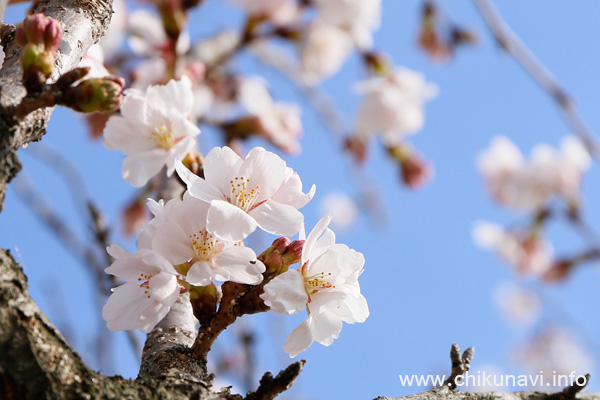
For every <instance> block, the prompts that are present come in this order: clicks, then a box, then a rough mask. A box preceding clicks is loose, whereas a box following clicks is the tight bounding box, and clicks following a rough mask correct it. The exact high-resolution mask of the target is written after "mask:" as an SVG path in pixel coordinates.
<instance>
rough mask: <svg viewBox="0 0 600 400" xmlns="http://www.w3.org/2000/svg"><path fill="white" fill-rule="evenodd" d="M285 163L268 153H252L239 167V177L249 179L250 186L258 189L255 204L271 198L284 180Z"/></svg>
mask: <svg viewBox="0 0 600 400" xmlns="http://www.w3.org/2000/svg"><path fill="white" fill-rule="evenodd" d="M285 171H286V165H285V161H283V160H282V159H281V158H279V156H278V155H276V154H274V153H271V152H270V151H259V152H252V153H251V154H250V155H249V156H248V157H247V158H246V160H245V161H244V163H243V164H242V166H241V167H240V171H239V176H243V177H244V178H247V179H250V183H249V184H250V186H251V187H255V186H258V187H259V189H258V190H259V191H260V195H259V196H258V197H257V200H256V201H257V202H260V201H263V200H266V199H269V198H271V197H272V196H273V195H274V194H275V193H276V192H277V190H278V189H279V188H280V187H281V184H282V183H283V180H284V179H285Z"/></svg>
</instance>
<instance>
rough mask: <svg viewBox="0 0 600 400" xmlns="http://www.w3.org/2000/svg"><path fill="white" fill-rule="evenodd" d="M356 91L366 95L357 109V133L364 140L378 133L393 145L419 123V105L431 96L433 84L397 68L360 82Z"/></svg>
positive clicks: (422, 113) (421, 123) (416, 73)
mask: <svg viewBox="0 0 600 400" xmlns="http://www.w3.org/2000/svg"><path fill="white" fill-rule="evenodd" d="M357 91H358V92H360V93H363V94H365V95H366V97H365V99H364V100H363V102H362V104H361V105H360V106H359V108H358V111H357V118H356V129H357V134H358V136H359V137H360V138H362V139H363V140H364V141H367V140H368V139H370V137H371V136H372V135H373V134H374V133H379V134H381V137H382V140H383V142H384V143H385V144H386V145H387V146H396V145H399V144H400V143H401V142H402V141H403V140H404V138H405V137H406V136H408V135H411V134H414V133H416V132H417V131H419V130H420V129H421V128H422V127H423V124H424V122H425V115H424V111H423V108H424V107H423V106H424V104H425V102H426V101H427V100H429V99H431V98H433V97H435V95H436V94H437V87H436V86H435V85H433V84H430V83H427V82H426V81H425V78H424V77H423V75H422V74H421V73H419V72H415V71H411V70H409V69H406V68H398V69H397V70H396V71H395V72H393V73H392V74H390V75H388V76H385V77H381V76H378V77H374V78H370V79H367V80H366V81H363V82H360V83H359V84H358V86H357Z"/></svg>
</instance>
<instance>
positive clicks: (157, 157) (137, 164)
mask: <svg viewBox="0 0 600 400" xmlns="http://www.w3.org/2000/svg"><path fill="white" fill-rule="evenodd" d="M166 159H167V152H166V151H165V150H164V149H155V150H151V151H146V152H143V153H138V154H132V155H130V156H127V157H126V158H125V160H123V171H122V172H123V179H124V180H125V182H129V183H131V184H132V185H133V186H135V187H142V186H144V185H145V184H146V183H148V181H149V180H150V178H152V177H154V176H155V175H156V174H158V173H159V172H160V170H161V169H162V167H163V166H164V165H165V161H166Z"/></svg>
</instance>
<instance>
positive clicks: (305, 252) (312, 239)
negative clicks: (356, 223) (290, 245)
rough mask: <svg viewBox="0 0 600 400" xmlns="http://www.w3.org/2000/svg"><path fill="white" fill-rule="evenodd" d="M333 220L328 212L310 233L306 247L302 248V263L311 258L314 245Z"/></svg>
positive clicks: (305, 243)
mask: <svg viewBox="0 0 600 400" xmlns="http://www.w3.org/2000/svg"><path fill="white" fill-rule="evenodd" d="M330 222H331V215H329V214H327V215H325V216H324V217H323V218H321V219H320V220H319V222H317V225H315V227H314V228H313V230H312V231H311V232H310V233H309V234H308V237H307V238H306V241H305V242H304V247H303V248H302V264H304V263H305V262H306V261H308V260H309V257H311V252H312V249H313V246H314V245H315V243H316V242H317V239H318V238H319V237H320V236H321V234H323V232H324V231H325V229H327V226H329V223H330Z"/></svg>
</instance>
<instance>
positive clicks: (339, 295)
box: [308, 289, 347, 314]
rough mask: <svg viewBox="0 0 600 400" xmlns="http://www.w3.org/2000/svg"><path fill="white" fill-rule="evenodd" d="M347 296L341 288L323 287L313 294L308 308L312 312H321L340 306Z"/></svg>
mask: <svg viewBox="0 0 600 400" xmlns="http://www.w3.org/2000/svg"><path fill="white" fill-rule="evenodd" d="M346 297H347V295H346V293H344V292H343V291H341V290H327V289H323V290H320V291H318V292H317V293H315V294H313V295H311V297H310V303H308V309H309V310H310V313H311V314H319V313H321V312H326V311H328V310H332V309H336V308H338V307H340V305H341V304H342V301H343V300H344V299H345V298H346Z"/></svg>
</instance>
